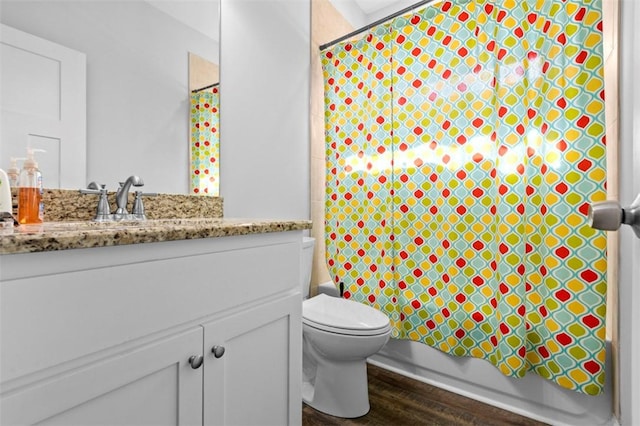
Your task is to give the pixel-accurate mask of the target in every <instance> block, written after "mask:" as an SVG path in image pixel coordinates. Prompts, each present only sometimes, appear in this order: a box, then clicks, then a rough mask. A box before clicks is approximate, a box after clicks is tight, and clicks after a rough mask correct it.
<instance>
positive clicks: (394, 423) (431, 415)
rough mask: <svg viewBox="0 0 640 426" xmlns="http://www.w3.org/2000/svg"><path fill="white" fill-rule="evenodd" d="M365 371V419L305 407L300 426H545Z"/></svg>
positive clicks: (390, 375) (434, 389)
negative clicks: (367, 391)
mask: <svg viewBox="0 0 640 426" xmlns="http://www.w3.org/2000/svg"><path fill="white" fill-rule="evenodd" d="M367 367H368V376H369V403H370V404H371V411H369V413H368V414H367V415H365V416H362V417H359V418H357V419H340V418H337V417H332V416H328V415H326V414H323V413H320V412H319V411H316V410H314V409H313V408H311V407H309V406H308V405H306V404H305V405H304V407H303V410H302V425H303V426H331V425H384V426H405V425H406V426H413V425H522V426H542V425H544V423H540V422H538V421H535V420H532V419H529V418H527V417H522V416H519V415H517V414H514V413H511V412H509V411H505V410H501V409H500V408H496V407H493V406H491V405H487V404H483V403H482V402H478V401H476V400H473V399H470V398H467V397H464V396H461V395H458V394H455V393H452V392H448V391H446V390H444V389H440V388H437V387H435V386H431V385H428V384H426V383H423V382H420V381H417V380H413V379H410V378H408V377H405V376H402V375H400V374H396V373H393V372H391V371H388V370H385V369H382V368H379V367H376V366H374V365H371V364H368V365H367Z"/></svg>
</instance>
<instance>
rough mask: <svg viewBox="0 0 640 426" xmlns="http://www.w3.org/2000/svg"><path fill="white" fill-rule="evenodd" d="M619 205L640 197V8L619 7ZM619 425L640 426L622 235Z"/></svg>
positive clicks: (637, 343) (628, 239) (637, 332)
mask: <svg viewBox="0 0 640 426" xmlns="http://www.w3.org/2000/svg"><path fill="white" fill-rule="evenodd" d="M620 17H621V22H620V23H621V25H620V26H621V31H620V48H621V54H620V138H619V140H620V144H619V147H620V159H619V161H620V202H621V204H622V205H626V206H628V205H630V204H631V202H632V201H633V200H634V199H635V197H636V195H637V194H638V193H640V81H639V80H638V76H640V55H639V54H638V52H640V30H638V28H640V4H638V3H637V0H622V2H621V4H620ZM619 232H620V290H619V298H620V300H619V304H620V317H619V324H620V331H619V335H620V371H621V374H620V408H621V410H620V413H621V414H620V415H621V418H620V423H621V424H622V425H629V426H631V425H637V424H640V404H639V403H638V402H639V401H640V263H639V262H638V259H640V240H639V239H637V238H636V237H635V236H634V234H633V232H631V229H630V228H629V227H627V226H623V229H621V230H620V231H619Z"/></svg>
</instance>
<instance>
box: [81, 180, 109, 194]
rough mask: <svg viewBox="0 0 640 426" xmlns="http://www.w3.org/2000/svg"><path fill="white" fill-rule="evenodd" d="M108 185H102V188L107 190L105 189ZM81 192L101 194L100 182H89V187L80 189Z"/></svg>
mask: <svg viewBox="0 0 640 426" xmlns="http://www.w3.org/2000/svg"><path fill="white" fill-rule="evenodd" d="M105 186H106V185H102V189H103V190H105V191H106V189H105ZM80 193H81V194H85V195H86V194H95V195H100V194H102V191H101V190H100V187H98V184H97V183H96V182H95V181H93V182H91V183H89V185H87V189H81V190H80Z"/></svg>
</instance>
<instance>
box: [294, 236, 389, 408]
mask: <svg viewBox="0 0 640 426" xmlns="http://www.w3.org/2000/svg"><path fill="white" fill-rule="evenodd" d="M314 243H315V239H314V238H306V237H305V238H304V239H303V243H302V277H301V285H302V295H303V299H304V300H303V302H302V336H303V359H302V370H303V371H302V379H303V383H302V400H303V401H304V402H305V403H306V404H308V405H309V406H311V407H313V408H314V409H316V410H318V411H321V412H323V413H326V414H330V415H332V416H336V417H344V418H355V417H360V416H363V415H365V414H367V413H368V412H369V408H370V407H369V391H368V388H367V364H366V362H367V357H369V356H371V355H373V354H375V353H376V352H378V351H379V350H380V349H382V347H383V346H384V345H385V344H386V343H387V341H388V340H389V335H390V334H391V325H390V323H389V318H388V317H387V316H386V315H385V314H383V313H382V312H380V311H378V310H377V309H374V308H372V307H370V306H367V305H364V304H361V303H358V302H355V301H352V300H346V299H342V298H339V297H331V296H328V295H326V294H319V295H318V296H315V297H312V298H309V284H310V280H311V265H312V261H313V245H314Z"/></svg>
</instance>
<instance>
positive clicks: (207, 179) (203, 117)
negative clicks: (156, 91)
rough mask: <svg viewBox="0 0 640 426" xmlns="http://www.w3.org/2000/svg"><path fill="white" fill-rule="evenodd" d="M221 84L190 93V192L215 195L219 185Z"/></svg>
mask: <svg viewBox="0 0 640 426" xmlns="http://www.w3.org/2000/svg"><path fill="white" fill-rule="evenodd" d="M219 156H220V86H215V87H213V88H210V89H208V90H206V91H205V90H202V91H199V92H197V93H192V94H191V193H192V194H200V195H214V196H217V195H218V192H219V184H220V166H219V164H218V160H219Z"/></svg>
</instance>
